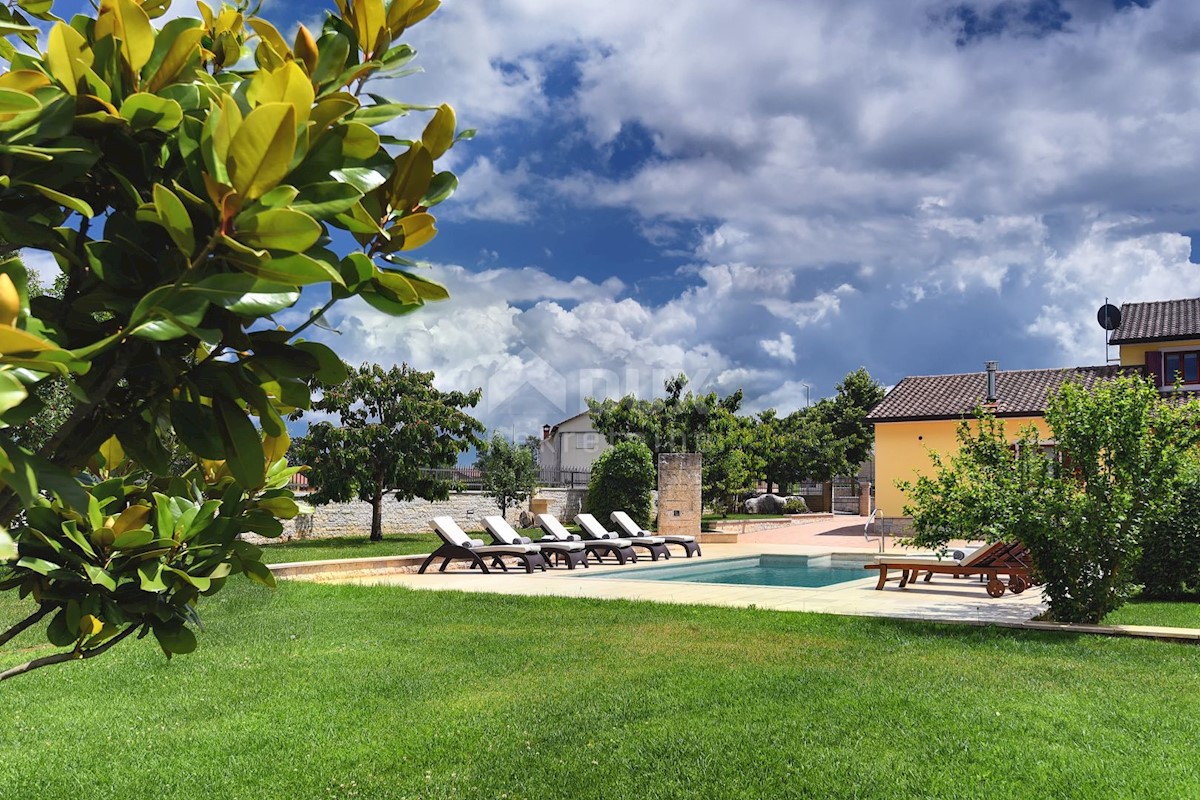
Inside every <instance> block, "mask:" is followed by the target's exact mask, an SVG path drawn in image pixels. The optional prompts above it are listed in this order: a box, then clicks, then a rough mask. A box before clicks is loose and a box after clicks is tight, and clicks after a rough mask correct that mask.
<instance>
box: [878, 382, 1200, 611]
mask: <svg viewBox="0 0 1200 800" xmlns="http://www.w3.org/2000/svg"><path fill="white" fill-rule="evenodd" d="M1198 414H1200V408H1198V407H1197V405H1196V404H1195V403H1194V402H1191V403H1176V402H1164V401H1163V400H1162V398H1161V397H1160V395H1159V392H1158V390H1157V389H1156V388H1155V387H1154V386H1153V384H1150V383H1148V382H1147V381H1146V380H1144V379H1142V378H1139V377H1134V376H1128V377H1123V378H1118V379H1116V380H1112V381H1105V382H1103V383H1101V384H1099V385H1097V386H1093V387H1090V388H1088V387H1084V386H1082V385H1080V384H1073V383H1069V384H1066V385H1064V386H1063V387H1062V388H1061V389H1060V390H1059V391H1058V392H1057V393H1055V394H1054V395H1053V396H1052V397H1051V398H1050V402H1049V406H1048V408H1047V410H1046V423H1047V425H1048V426H1049V428H1050V430H1051V437H1052V439H1053V440H1054V442H1055V445H1054V450H1055V453H1054V458H1046V457H1045V455H1046V453H1045V452H1044V450H1043V447H1042V443H1041V442H1040V441H1039V434H1038V431H1037V430H1036V429H1034V428H1032V427H1031V428H1026V429H1024V430H1022V431H1021V434H1020V438H1019V440H1018V441H1017V442H1016V443H1013V442H1011V441H1010V440H1009V438H1008V437H1007V436H1006V435H1005V432H1004V427H1003V424H1002V423H1000V422H999V421H998V420H996V419H995V418H993V417H989V416H987V415H981V416H980V417H979V418H978V419H977V421H975V422H974V423H966V422H964V423H963V424H962V425H961V426H960V428H959V433H958V441H959V451H958V453H957V454H955V455H954V456H953V457H952V458H951V459H950V461H949V463H946V462H944V461H943V460H941V459H940V458H937V457H934V459H933V462H934V467H935V471H936V475H935V477H933V478H929V477H925V476H922V477H920V478H918V479H917V480H916V481H915V482H912V483H907V484H902V485H901V488H903V489H905V490H906V491H908V492H909V493H910V494H909V496H910V498H911V504H910V505H908V506H906V507H905V511H906V513H908V514H911V515H912V517H913V528H914V535H913V537H912V539H910V540H909V541H910V542H911V543H914V544H917V545H918V546H922V547H934V548H939V549H940V548H944V547H945V545H946V543H947V542H948V541H949V540H950V539H951V538H968V539H985V540H987V541H989V542H993V541H1000V540H1003V541H1019V542H1022V543H1024V544H1025V545H1026V546H1027V547H1028V548H1029V552H1030V554H1031V555H1032V557H1033V561H1034V564H1035V565H1036V569H1037V572H1038V574H1039V577H1040V578H1041V579H1042V581H1043V583H1044V584H1045V595H1046V600H1047V602H1048V604H1049V606H1050V616H1051V617H1052V618H1053V619H1056V620H1058V621H1061V622H1098V621H1100V620H1101V619H1103V618H1104V616H1105V615H1106V614H1108V613H1109V612H1110V611H1112V610H1114V609H1116V608H1117V607H1119V606H1120V605H1121V604H1122V603H1123V602H1124V601H1125V599H1126V598H1127V597H1128V596H1129V594H1130V593H1131V592H1132V590H1133V588H1134V579H1135V570H1140V572H1141V573H1142V574H1146V573H1149V572H1150V571H1152V570H1157V569H1158V568H1159V567H1160V566H1161V565H1162V564H1163V562H1164V561H1168V560H1171V559H1176V558H1178V557H1179V556H1180V555H1181V554H1183V555H1186V554H1187V553H1189V552H1191V550H1190V547H1191V545H1190V544H1189V543H1190V542H1191V541H1194V539H1195V537H1194V534H1192V532H1191V531H1189V530H1188V529H1187V528H1180V529H1179V530H1177V531H1176V532H1175V533H1173V534H1164V533H1163V531H1164V524H1163V523H1164V522H1166V521H1171V520H1177V519H1181V518H1184V517H1185V515H1186V514H1187V513H1188V509H1189V508H1194V506H1191V505H1190V504H1191V503H1193V502H1194V503H1195V504H1196V505H1200V501H1194V500H1191V499H1189V500H1188V501H1187V503H1184V502H1183V499H1184V494H1183V493H1182V492H1181V488H1182V486H1183V485H1184V481H1183V478H1184V477H1185V476H1187V475H1189V474H1191V472H1192V471H1193V470H1195V469H1196V465H1195V453H1194V448H1195V446H1196V443H1197V440H1198V439H1200V428H1198V427H1197V416H1198ZM1197 494H1200V492H1196V491H1191V492H1190V495H1189V497H1192V496H1194V495H1197ZM1147 545H1149V557H1150V561H1149V562H1148V563H1147V564H1146V565H1144V566H1143V567H1138V564H1139V560H1140V559H1141V556H1142V548H1143V547H1145V546H1147ZM1177 567H1178V569H1179V570H1180V572H1179V573H1174V572H1168V573H1166V575H1165V577H1164V578H1156V579H1155V582H1154V585H1155V589H1156V590H1159V589H1167V590H1172V591H1173V590H1178V589H1180V588H1182V587H1184V586H1186V584H1187V581H1188V580H1189V577H1188V576H1189V575H1190V576H1194V575H1195V569H1194V568H1192V569H1191V572H1190V573H1188V572H1187V570H1188V562H1187V560H1186V558H1184V559H1183V563H1182V564H1173V565H1172V567H1171V569H1172V570H1174V569H1175V568H1177ZM1184 573H1186V575H1185V574H1184ZM1191 579H1192V580H1193V581H1194V578H1191Z"/></svg>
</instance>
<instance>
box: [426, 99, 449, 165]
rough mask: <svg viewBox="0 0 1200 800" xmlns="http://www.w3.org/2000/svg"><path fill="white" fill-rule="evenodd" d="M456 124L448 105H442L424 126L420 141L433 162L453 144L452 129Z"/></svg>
mask: <svg viewBox="0 0 1200 800" xmlns="http://www.w3.org/2000/svg"><path fill="white" fill-rule="evenodd" d="M456 124H457V122H456V120H455V116H454V109H453V108H451V107H450V106H449V105H448V104H446V103H443V104H442V105H440V106H438V110H437V111H435V112H434V114H433V118H432V119H430V120H429V124H428V125H426V126H425V130H424V132H423V133H422V134H421V141H422V142H424V144H425V147H426V148H428V150H429V155H430V156H432V157H433V158H434V159H435V160H436V159H438V158H441V157H442V154H443V153H445V152H446V151H447V150H449V149H450V146H451V145H452V144H454V128H455V125H456Z"/></svg>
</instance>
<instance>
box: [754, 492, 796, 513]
mask: <svg viewBox="0 0 1200 800" xmlns="http://www.w3.org/2000/svg"><path fill="white" fill-rule="evenodd" d="M786 502H787V498H784V497H780V496H779V495H777V494H760V495H759V496H758V497H751V498H750V499H749V500H747V501H746V512H747V513H749V514H782V513H783V506H784V504H785V503H786Z"/></svg>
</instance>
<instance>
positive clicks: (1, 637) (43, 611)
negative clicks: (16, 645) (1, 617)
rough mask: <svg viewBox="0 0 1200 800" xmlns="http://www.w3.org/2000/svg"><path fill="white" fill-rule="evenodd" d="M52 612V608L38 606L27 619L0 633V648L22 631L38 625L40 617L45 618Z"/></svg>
mask: <svg viewBox="0 0 1200 800" xmlns="http://www.w3.org/2000/svg"><path fill="white" fill-rule="evenodd" d="M53 610H54V606H48V605H41V606H38V610H37V611H35V612H33V613H32V614H30V615H29V616H28V617H26V618H25V619H23V620H21V621H20V622H18V623H17V624H16V625H13V626H12V627H11V628H9V629H8V630H6V631H5V632H4V633H0V646H2V645H5V644H7V643H8V642H9V640H11V639H13V638H15V637H16V636H18V635H19V634H20V633H21V632H22V631H25V630H27V629H28V628H30V627H32V626H33V625H36V624H37V623H38V621H39V620H40V619H42V617H44V616H46V615H47V614H49V613H50V612H51V611H53Z"/></svg>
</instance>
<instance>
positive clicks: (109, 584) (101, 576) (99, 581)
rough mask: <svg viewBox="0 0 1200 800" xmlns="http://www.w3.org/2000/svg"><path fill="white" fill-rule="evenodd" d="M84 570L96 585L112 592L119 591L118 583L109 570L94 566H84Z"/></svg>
mask: <svg viewBox="0 0 1200 800" xmlns="http://www.w3.org/2000/svg"><path fill="white" fill-rule="evenodd" d="M83 569H84V571H85V572H86V573H87V576H88V580H90V581H91V582H92V583H93V584H94V585H96V586H101V587H103V588H105V589H108V590H109V591H110V592H115V591H116V590H117V582H116V580H115V579H114V578H113V576H112V573H110V572H109V571H108V570H106V569H103V568H102V567H97V566H95V565H93V564H84V565H83Z"/></svg>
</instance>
